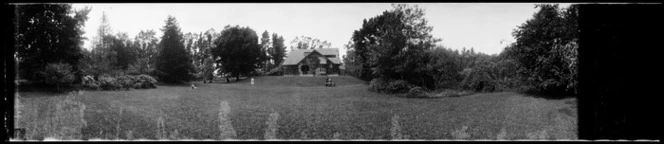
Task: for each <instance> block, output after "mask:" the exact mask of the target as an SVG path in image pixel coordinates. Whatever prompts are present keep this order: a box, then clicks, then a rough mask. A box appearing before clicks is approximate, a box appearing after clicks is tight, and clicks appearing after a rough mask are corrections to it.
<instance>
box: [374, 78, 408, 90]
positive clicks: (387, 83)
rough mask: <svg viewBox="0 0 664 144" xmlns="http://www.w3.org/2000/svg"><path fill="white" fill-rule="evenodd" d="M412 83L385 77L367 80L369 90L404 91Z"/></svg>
mask: <svg viewBox="0 0 664 144" xmlns="http://www.w3.org/2000/svg"><path fill="white" fill-rule="evenodd" d="M411 87H412V85H411V84H410V83H408V82H406V81H404V80H390V79H385V78H374V79H373V80H371V82H369V90H371V91H374V92H386V93H406V92H408V91H409V90H410V88H411Z"/></svg>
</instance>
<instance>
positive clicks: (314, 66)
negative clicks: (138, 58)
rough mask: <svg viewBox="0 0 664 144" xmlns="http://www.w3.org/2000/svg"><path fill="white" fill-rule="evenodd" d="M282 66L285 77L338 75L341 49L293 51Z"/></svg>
mask: <svg viewBox="0 0 664 144" xmlns="http://www.w3.org/2000/svg"><path fill="white" fill-rule="evenodd" d="M281 65H282V71H283V72H284V75H338V74H340V71H341V70H340V69H339V66H341V59H340V58H339V49H337V48H324V49H305V50H292V51H291V52H290V53H288V57H287V58H286V60H284V62H283V63H282V64H281Z"/></svg>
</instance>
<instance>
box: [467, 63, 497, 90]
mask: <svg viewBox="0 0 664 144" xmlns="http://www.w3.org/2000/svg"><path fill="white" fill-rule="evenodd" d="M497 87H498V83H496V81H495V76H494V75H493V73H492V72H491V69H490V68H489V67H488V66H478V67H476V68H474V69H472V70H470V72H469V73H468V74H467V75H466V77H465V78H464V79H463V81H461V85H460V88H461V89H464V90H473V91H487V92H492V91H494V90H496V88H497Z"/></svg>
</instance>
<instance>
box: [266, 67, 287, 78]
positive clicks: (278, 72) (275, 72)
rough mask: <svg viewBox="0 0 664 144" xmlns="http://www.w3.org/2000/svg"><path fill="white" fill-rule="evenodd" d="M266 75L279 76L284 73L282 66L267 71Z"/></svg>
mask: <svg viewBox="0 0 664 144" xmlns="http://www.w3.org/2000/svg"><path fill="white" fill-rule="evenodd" d="M266 75H269V76H279V75H284V72H283V71H282V67H281V66H279V67H277V68H274V69H272V70H270V71H268V72H267V73H266Z"/></svg>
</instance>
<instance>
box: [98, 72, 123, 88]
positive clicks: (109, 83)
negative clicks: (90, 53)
mask: <svg viewBox="0 0 664 144" xmlns="http://www.w3.org/2000/svg"><path fill="white" fill-rule="evenodd" d="M97 84H98V85H99V87H100V88H101V89H102V90H118V89H120V88H122V84H120V83H119V82H118V81H117V80H116V79H115V78H114V77H110V76H106V75H104V76H101V77H100V78H99V80H98V81H97Z"/></svg>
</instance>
